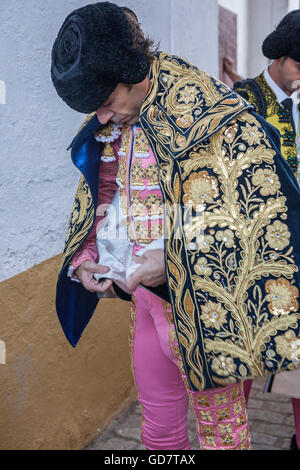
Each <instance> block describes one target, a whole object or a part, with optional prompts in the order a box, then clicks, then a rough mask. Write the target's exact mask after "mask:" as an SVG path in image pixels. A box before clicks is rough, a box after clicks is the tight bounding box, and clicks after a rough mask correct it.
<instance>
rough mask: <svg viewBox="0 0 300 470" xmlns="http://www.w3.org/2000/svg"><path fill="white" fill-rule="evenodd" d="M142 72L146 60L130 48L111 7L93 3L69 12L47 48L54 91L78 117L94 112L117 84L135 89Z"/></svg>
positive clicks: (118, 11)
mask: <svg viewBox="0 0 300 470" xmlns="http://www.w3.org/2000/svg"><path fill="white" fill-rule="evenodd" d="M132 13H133V12H132ZM148 71H149V63H148V60H147V57H146V56H145V55H144V54H142V53H141V52H140V51H138V50H137V49H135V48H134V47H132V45H131V35H130V26H129V23H128V20H127V18H126V15H125V13H124V11H123V9H122V8H121V7H119V6H118V5H116V4H114V3H110V2H99V3H95V4H91V5H87V6H85V7H82V8H79V9H77V10H74V11H73V12H72V13H70V14H69V15H68V16H67V18H66V19H65V21H64V23H63V25H62V27H61V29H60V31H59V33H58V36H57V38H56V40H55V42H54V45H53V49H52V65H51V78H52V81H53V84H54V87H55V89H56V91H57V93H58V95H59V96H60V97H61V98H62V100H63V101H65V102H66V103H67V105H68V106H70V107H71V108H72V109H74V110H76V111H78V112H80V113H85V114H89V113H91V112H93V111H96V110H97V109H98V108H99V107H101V106H102V105H103V103H104V102H105V101H106V100H107V98H108V97H109V95H110V94H111V93H112V92H113V91H114V89H115V88H116V86H117V85H118V83H127V84H135V83H139V82H141V81H143V80H144V79H145V78H146V76H147V74H148Z"/></svg>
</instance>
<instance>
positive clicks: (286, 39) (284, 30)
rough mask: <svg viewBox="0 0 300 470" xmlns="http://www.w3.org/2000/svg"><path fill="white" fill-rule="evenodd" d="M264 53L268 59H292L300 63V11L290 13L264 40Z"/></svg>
mask: <svg viewBox="0 0 300 470" xmlns="http://www.w3.org/2000/svg"><path fill="white" fill-rule="evenodd" d="M262 51H263V54H264V56H265V57H267V58H268V59H273V60H275V59H280V58H281V57H291V58H292V59H294V60H295V61H296V62H300V10H294V11H291V12H290V13H288V14H287V15H286V16H285V17H284V18H283V19H282V20H281V22H280V23H279V25H278V26H277V28H276V29H275V31H273V32H272V33H271V34H269V36H268V37H267V38H266V39H265V40H264V42H263V45H262Z"/></svg>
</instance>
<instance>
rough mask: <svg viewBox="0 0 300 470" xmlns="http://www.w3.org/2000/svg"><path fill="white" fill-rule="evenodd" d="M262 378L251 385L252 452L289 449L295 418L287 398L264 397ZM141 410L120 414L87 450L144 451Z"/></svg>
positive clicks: (194, 444)
mask: <svg viewBox="0 0 300 470" xmlns="http://www.w3.org/2000/svg"><path fill="white" fill-rule="evenodd" d="M264 384H265V379H256V380H255V381H254V382H253V385H252V389H251V393H250V397H249V401H248V407H247V409H248V416H249V421H250V429H251V438H252V439H251V441H252V448H253V449H254V450H288V449H289V446H290V439H291V436H292V435H293V434H294V433H295V428H294V417H293V410H292V404H291V400H290V399H289V398H286V397H283V396H279V395H275V394H273V393H272V394H270V393H268V394H264V393H263V388H264ZM141 419H142V418H141V407H140V405H139V404H138V402H137V401H134V402H133V403H131V404H130V406H129V407H128V408H127V409H126V410H124V411H123V412H122V413H121V414H119V415H118V416H117V417H116V418H115V419H114V420H113V421H112V422H111V423H110V424H109V425H108V426H107V428H106V429H104V430H103V431H102V432H101V433H100V434H99V436H98V437H97V438H96V439H94V441H93V442H91V443H90V445H89V446H87V447H86V450H143V449H144V447H143V446H142V444H141V440H140V429H141ZM188 428H189V437H190V442H191V446H192V450H197V449H199V446H198V440H197V436H196V432H195V429H196V425H195V419H194V415H193V411H192V410H190V412H189V416H188Z"/></svg>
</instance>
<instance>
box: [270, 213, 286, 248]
mask: <svg viewBox="0 0 300 470" xmlns="http://www.w3.org/2000/svg"><path fill="white" fill-rule="evenodd" d="M290 236H291V235H290V232H289V231H288V227H287V225H285V224H283V223H282V222H280V220H276V221H275V222H274V223H273V224H272V225H269V226H268V227H267V234H266V237H265V238H266V240H267V241H268V242H269V245H270V247H271V248H274V250H283V249H284V248H286V247H287V246H288V245H289V243H290Z"/></svg>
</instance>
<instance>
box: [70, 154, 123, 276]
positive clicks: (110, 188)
mask: <svg viewBox="0 0 300 470" xmlns="http://www.w3.org/2000/svg"><path fill="white" fill-rule="evenodd" d="M114 153H115V155H116V159H115V161H110V162H105V161H102V160H100V163H99V186H98V207H97V213H96V219H95V223H94V226H93V229H92V231H91V232H90V233H89V235H88V237H87V238H86V239H85V240H84V242H83V244H82V245H81V247H80V248H79V250H78V251H77V252H76V253H75V255H74V256H73V258H72V260H71V265H72V270H71V275H73V273H74V271H75V270H76V269H77V268H78V267H79V266H80V265H81V263H83V261H87V260H90V261H94V262H95V263H97V262H98V260H99V254H98V250H97V243H96V236H97V227H98V226H99V222H100V221H101V220H102V219H103V218H104V213H103V212H104V211H103V210H101V209H100V208H101V205H102V204H110V202H111V201H112V198H113V196H114V194H115V192H116V189H117V187H118V186H117V184H116V176H117V172H118V156H117V147H115V146H114ZM99 214H101V215H99Z"/></svg>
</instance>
